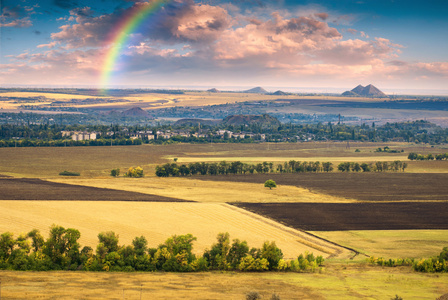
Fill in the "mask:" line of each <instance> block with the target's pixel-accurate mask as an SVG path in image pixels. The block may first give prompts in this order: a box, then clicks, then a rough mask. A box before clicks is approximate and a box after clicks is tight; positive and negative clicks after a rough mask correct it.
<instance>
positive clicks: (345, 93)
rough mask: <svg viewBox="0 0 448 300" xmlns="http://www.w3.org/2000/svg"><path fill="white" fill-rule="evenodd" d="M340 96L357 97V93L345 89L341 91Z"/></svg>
mask: <svg viewBox="0 0 448 300" xmlns="http://www.w3.org/2000/svg"><path fill="white" fill-rule="evenodd" d="M342 96H344V97H359V94H357V93H355V92H353V91H346V92H343V93H342Z"/></svg>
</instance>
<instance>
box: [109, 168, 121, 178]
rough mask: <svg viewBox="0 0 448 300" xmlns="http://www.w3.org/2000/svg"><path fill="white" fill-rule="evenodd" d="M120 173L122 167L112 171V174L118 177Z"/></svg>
mask: <svg viewBox="0 0 448 300" xmlns="http://www.w3.org/2000/svg"><path fill="white" fill-rule="evenodd" d="M119 175H120V169H112V170H111V171H110V176H113V177H118V176H119Z"/></svg>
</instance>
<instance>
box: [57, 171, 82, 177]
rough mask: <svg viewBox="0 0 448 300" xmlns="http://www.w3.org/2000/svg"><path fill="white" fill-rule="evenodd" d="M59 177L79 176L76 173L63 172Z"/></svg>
mask: <svg viewBox="0 0 448 300" xmlns="http://www.w3.org/2000/svg"><path fill="white" fill-rule="evenodd" d="M59 175H61V176H80V175H81V174H80V173H78V172H70V171H64V172H61V173H59Z"/></svg>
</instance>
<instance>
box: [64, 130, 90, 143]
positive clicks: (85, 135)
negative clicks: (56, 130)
mask: <svg viewBox="0 0 448 300" xmlns="http://www.w3.org/2000/svg"><path fill="white" fill-rule="evenodd" d="M61 133H62V137H65V136H69V137H71V138H72V140H74V141H86V140H96V138H97V135H98V134H97V133H96V132H87V131H61Z"/></svg>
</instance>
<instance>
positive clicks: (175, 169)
mask: <svg viewBox="0 0 448 300" xmlns="http://www.w3.org/2000/svg"><path fill="white" fill-rule="evenodd" d="M407 166H408V164H407V163H406V162H402V161H399V160H396V161H393V162H387V161H384V162H381V161H379V162H375V163H358V162H342V163H340V164H339V165H338V167H337V170H338V171H341V172H360V171H362V172H387V171H403V172H404V170H405V169H406V168H407ZM333 170H334V167H333V163H331V162H322V163H321V162H318V161H316V162H307V161H304V162H300V161H295V160H290V161H289V162H284V163H282V164H274V163H273V162H267V161H265V162H262V163H258V164H248V163H243V162H240V161H233V162H226V161H221V162H213V163H208V162H194V163H189V164H181V165H178V164H177V163H166V164H163V165H158V166H156V172H155V174H156V176H158V177H169V176H189V175H193V176H194V175H228V174H231V175H237V174H242V175H244V174H267V173H310V172H312V173H317V172H332V171H333Z"/></svg>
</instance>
